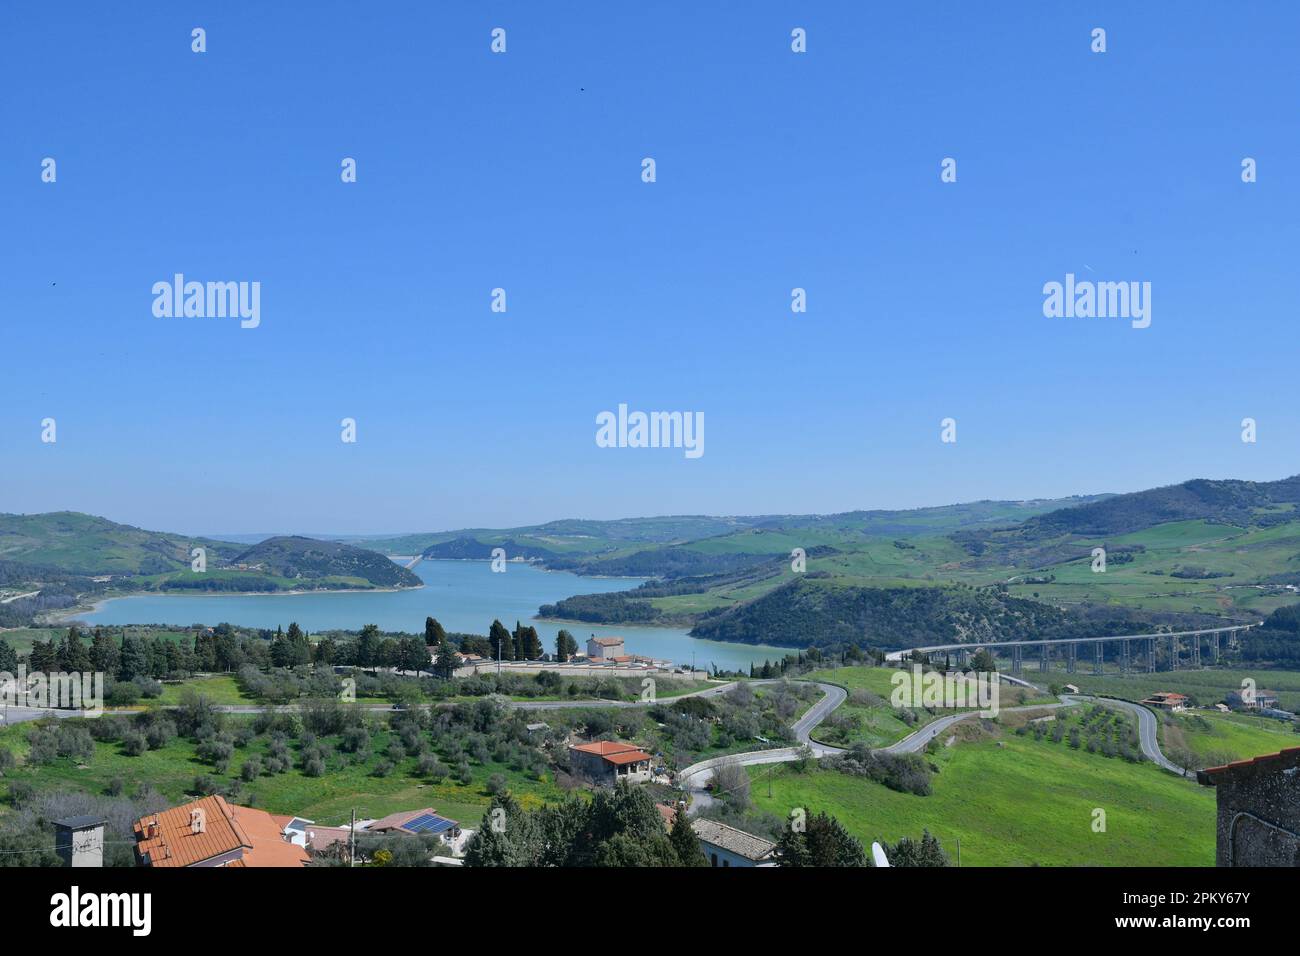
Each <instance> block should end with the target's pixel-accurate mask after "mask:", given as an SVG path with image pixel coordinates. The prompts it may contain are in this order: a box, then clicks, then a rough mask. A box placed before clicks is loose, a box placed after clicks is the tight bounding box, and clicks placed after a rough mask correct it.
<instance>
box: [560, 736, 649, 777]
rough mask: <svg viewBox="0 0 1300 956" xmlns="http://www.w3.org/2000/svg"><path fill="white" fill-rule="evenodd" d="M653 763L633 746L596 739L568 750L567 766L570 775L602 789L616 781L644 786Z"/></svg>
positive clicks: (620, 741) (638, 748) (644, 753)
mask: <svg viewBox="0 0 1300 956" xmlns="http://www.w3.org/2000/svg"><path fill="white" fill-rule="evenodd" d="M653 760H654V758H653V757H651V756H650V755H649V754H648V753H646V752H645V751H644V750H642V749H641V748H640V747H638V746H637V745H636V744H629V743H627V742H625V741H622V740H597V741H595V742H594V743H589V744H575V745H574V746H572V747H570V748H569V767H570V769H571V770H572V771H573V773H574V775H575V776H579V777H585V778H586V779H587V780H590V781H591V782H592V783H594V784H597V785H599V786H602V787H612V786H614V784H615V783H617V782H618V781H620V780H626V781H628V782H629V783H644V782H645V781H647V780H649V779H650V778H651V777H652V776H653V773H652V771H651V767H650V765H651V763H652V761H653Z"/></svg>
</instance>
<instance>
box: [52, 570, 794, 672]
mask: <svg viewBox="0 0 1300 956" xmlns="http://www.w3.org/2000/svg"><path fill="white" fill-rule="evenodd" d="M412 570H413V571H414V572H415V573H416V575H418V576H419V578H420V579H421V580H422V581H423V582H424V587H422V588H412V589H410V590H407V591H380V592H375V591H359V592H356V593H348V592H341V593H334V594H266V595H261V594H212V595H189V594H140V595H132V596H130V597H122V598H112V599H110V600H107V601H104V602H102V603H101V604H100V605H99V606H98V607H96V608H95V610H94V612H92V613H89V614H79V615H77V618H76V619H77V620H81V621H85V622H87V623H89V624H172V625H189V624H207V625H213V624H220V623H222V622H223V621H224V622H228V623H231V624H239V625H243V626H244V627H266V628H274V627H276V626H282V627H288V625H289V622H290V621H297V622H298V625H299V626H300V627H303V628H305V629H306V630H308V631H323V630H328V629H330V628H344V629H347V630H359V629H360V628H361V627H363V626H364V625H366V624H377V625H379V627H380V628H381V629H382V630H385V631H410V632H413V633H423V631H424V619H425V617H427V616H429V615H432V616H433V617H436V618H437V619H438V620H439V622H441V623H442V626H443V627H445V628H446V629H447V630H449V631H459V632H464V633H469V634H486V633H487V631H488V625H490V624H491V623H492V619H493V618H499V619H500V620H501V623H503V624H505V625H506V626H507V627H511V628H513V627H514V626H515V621H517V620H518V621H527V622H529V623H531V624H532V625H533V626H535V627H536V628H537V632H538V633H539V634H540V635H541V638H542V643H543V645H544V646H545V647H546V649H547V650H553V649H554V647H555V635H556V633H557V632H558V631H559V630H560V629H561V628H568V629H569V631H570V632H572V634H573V635H574V636H575V637H576V638H578V643H579V644H584V643H585V641H586V639H587V637H588V636H589V635H592V634H595V635H597V636H609V635H619V636H621V637H623V638H625V639H626V641H627V650H628V653H629V654H644V655H646V656H647V657H656V658H663V659H666V660H670V661H673V662H675V663H678V664H690V663H691V659H692V655H694V661H695V664H696V666H698V667H709V666H710V665H712V664H716V665H717V666H718V667H721V668H725V669H735V668H747V667H748V666H749V665H750V663H751V662H753V663H756V664H762V663H763V661H764V660H765V659H768V660H777V659H779V658H781V657H783V656H784V655H785V654H788V653H790V650H791V649H790V648H780V647H770V646H764V645H755V644H733V643H729V642H727V643H723V642H718V641H702V640H698V639H696V638H693V637H690V636H688V635H687V633H686V631H685V630H684V629H680V628H668V627H625V626H619V627H606V626H601V625H595V624H581V623H555V622H550V621H536V620H533V615H535V614H536V613H537V609H538V607H540V606H541V605H542V604H548V603H552V602H555V601H558V600H560V599H561V598H566V597H570V596H572V595H574V594H595V593H597V592H606V591H625V590H627V589H628V588H634V587H636V586H637V585H638V584H640V583H641V581H640V579H636V578H586V577H580V576H579V575H576V574H570V573H569V572H567V571H543V570H541V569H540V568H537V567H535V566H533V565H530V564H522V563H520V564H515V563H511V564H508V565H507V566H506V570H505V571H504V572H499V573H494V572H493V571H492V570H491V565H490V563H489V562H487V561H421V562H420V563H419V564H417V565H416V566H415V567H414V568H412Z"/></svg>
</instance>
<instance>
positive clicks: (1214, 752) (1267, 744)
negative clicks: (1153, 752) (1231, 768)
mask: <svg viewBox="0 0 1300 956" xmlns="http://www.w3.org/2000/svg"><path fill="white" fill-rule="evenodd" d="M1160 746H1161V747H1162V748H1164V749H1169V748H1176V747H1182V748H1186V749H1188V750H1190V751H1191V752H1192V753H1194V754H1195V755H1196V756H1198V757H1200V758H1202V759H1203V760H1204V761H1205V762H1206V763H1207V764H1210V765H1220V764H1224V763H1229V762H1231V761H1233V760H1245V759H1247V758H1249V757H1258V756H1260V755H1261V754H1271V753H1277V752H1278V751H1279V750H1285V749H1286V748H1288V747H1300V734H1297V733H1296V732H1295V731H1294V730H1293V729H1292V727H1291V725H1289V724H1284V723H1281V722H1279V721H1276V720H1270V719H1269V718H1267V717H1248V716H1246V715H1245V714H1202V713H1196V714H1170V715H1168V716H1167V717H1166V718H1165V719H1163V720H1162V721H1161V726H1160Z"/></svg>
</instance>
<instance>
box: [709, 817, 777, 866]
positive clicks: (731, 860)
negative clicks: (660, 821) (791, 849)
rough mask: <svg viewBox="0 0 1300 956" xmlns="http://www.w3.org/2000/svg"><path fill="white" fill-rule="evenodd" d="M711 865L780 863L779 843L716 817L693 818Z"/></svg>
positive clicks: (764, 864)
mask: <svg viewBox="0 0 1300 956" xmlns="http://www.w3.org/2000/svg"><path fill="white" fill-rule="evenodd" d="M691 829H692V830H694V831H695V835H696V836H697V837H699V839H700V848H701V849H702V850H704V858H705V859H706V860H708V861H709V865H710V866H718V867H730V866H776V865H777V862H776V844H775V843H773V842H772V841H771V840H766V839H764V838H763V837H761V836H755V835H754V834H752V833H746V832H745V831H744V830H737V829H736V828H735V827H729V826H727V825H726V824H725V823H719V822H718V821H716V820H692V821H691Z"/></svg>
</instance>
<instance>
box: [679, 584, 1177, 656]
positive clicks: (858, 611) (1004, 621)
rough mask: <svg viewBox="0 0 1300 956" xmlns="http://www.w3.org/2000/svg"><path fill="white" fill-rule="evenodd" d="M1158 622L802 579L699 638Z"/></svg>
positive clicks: (798, 641) (893, 637)
mask: <svg viewBox="0 0 1300 956" xmlns="http://www.w3.org/2000/svg"><path fill="white" fill-rule="evenodd" d="M1154 619H1155V616H1153V615H1139V614H1137V613H1135V612H1132V611H1129V610H1126V609H1121V608H1103V609H1096V610H1093V611H1091V612H1087V613H1085V612H1083V611H1074V610H1069V611H1067V610H1064V609H1061V608H1057V607H1052V606H1051V605H1048V604H1043V603H1041V602H1039V601H1031V600H1025V599H1023V598H1015V597H1010V596H1009V595H1006V594H1003V593H1000V592H998V591H996V590H991V589H974V588H963V587H902V588H869V587H853V586H844V585H840V584H837V583H835V582H834V581H832V580H826V579H820V580H819V579H811V580H810V579H798V580H795V581H791V582H790V583H788V584H784V585H782V586H781V587H778V588H776V589H775V590H773V591H770V592H768V593H767V594H765V595H763V596H762V597H760V598H757V599H755V600H753V601H751V602H748V603H745V604H741V605H739V606H737V607H734V608H728V609H724V610H721V611H719V612H716V613H713V614H706V615H704V616H703V618H702V619H701V620H700V622H699V623H698V624H696V626H695V628H694V630H692V631H691V636H692V637H701V638H707V639H709V640H714V641H741V642H744V643H748V644H777V645H786V646H792V647H806V646H808V645H809V644H817V645H821V646H825V645H830V644H855V645H858V646H860V647H879V648H900V647H921V646H924V645H928V644H960V643H969V642H973V641H994V640H1009V639H1010V637H1011V635H1014V636H1015V637H1017V638H1021V639H1033V638H1071V637H1095V636H1101V635H1104V634H1122V633H1125V632H1126V631H1132V630H1140V629H1141V628H1142V627H1143V626H1146V625H1149V624H1150V622H1151V621H1153V620H1154Z"/></svg>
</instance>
